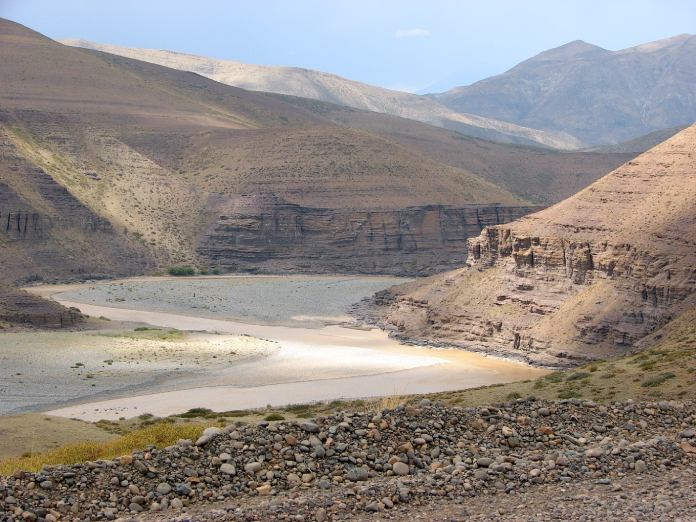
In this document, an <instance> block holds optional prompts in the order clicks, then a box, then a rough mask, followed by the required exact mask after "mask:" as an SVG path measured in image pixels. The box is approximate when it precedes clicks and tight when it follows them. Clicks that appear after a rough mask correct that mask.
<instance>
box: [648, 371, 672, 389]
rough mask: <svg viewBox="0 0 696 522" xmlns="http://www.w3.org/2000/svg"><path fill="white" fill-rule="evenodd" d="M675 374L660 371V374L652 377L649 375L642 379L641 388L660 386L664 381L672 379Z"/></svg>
mask: <svg viewBox="0 0 696 522" xmlns="http://www.w3.org/2000/svg"><path fill="white" fill-rule="evenodd" d="M675 377H676V375H675V374H674V373H672V372H665V373H661V374H660V375H656V376H654V377H649V378H648V379H646V380H644V381H643V382H642V383H641V384H640V385H641V386H642V387H643V388H653V387H655V386H660V385H661V384H663V383H664V382H666V381H668V380H670V379H674V378H675Z"/></svg>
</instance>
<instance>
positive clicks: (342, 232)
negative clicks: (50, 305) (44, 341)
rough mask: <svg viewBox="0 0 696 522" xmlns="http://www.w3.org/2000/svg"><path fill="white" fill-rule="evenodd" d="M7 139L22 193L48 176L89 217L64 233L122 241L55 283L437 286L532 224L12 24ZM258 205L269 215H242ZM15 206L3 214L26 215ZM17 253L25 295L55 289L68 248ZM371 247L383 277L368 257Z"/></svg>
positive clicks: (276, 112)
mask: <svg viewBox="0 0 696 522" xmlns="http://www.w3.org/2000/svg"><path fill="white" fill-rule="evenodd" d="M0 125H2V127H3V133H4V136H5V137H6V142H7V147H8V149H11V150H12V154H13V155H15V156H17V157H18V158H19V159H18V160H17V161H20V160H21V162H23V164H25V165H27V167H26V169H28V170H27V171H29V170H31V171H32V172H35V173H37V174H36V175H34V174H32V175H31V176H26V177H25V179H26V182H27V187H24V188H23V189H22V190H24V189H26V190H32V189H36V190H38V189H37V188H36V187H37V186H38V185H39V184H41V183H43V181H42V179H43V178H41V179H39V178H40V177H41V176H44V175H45V177H46V178H47V179H48V180H49V181H50V182H51V183H55V184H56V186H58V187H61V190H64V192H65V197H66V198H72V199H73V200H74V201H75V205H73V206H72V207H70V208H71V209H74V212H73V210H68V211H66V212H67V214H68V215H67V216H66V217H65V218H63V219H62V221H71V222H76V221H80V220H81V219H82V220H83V221H84V219H87V218H84V219H83V218H80V217H78V216H77V214H79V213H80V212H83V213H84V212H91V213H92V214H93V215H94V219H95V220H101V221H99V223H100V225H99V227H97V228H99V229H100V230H101V229H104V230H106V229H107V228H108V229H109V234H110V238H111V239H110V240H109V241H106V240H104V239H103V238H97V237H94V238H93V237H88V236H87V235H85V233H84V231H83V230H80V231H74V233H73V235H74V236H75V237H76V238H77V239H76V241H77V240H79V241H81V242H82V244H83V245H89V246H90V247H91V248H92V251H93V252H98V254H96V253H95V254H89V255H81V254H80V253H81V252H83V251H85V248H84V247H83V248H81V249H76V248H74V247H73V246H70V247H68V248H67V251H68V253H70V252H73V253H75V255H74V257H73V258H72V260H71V259H70V256H68V255H67V254H66V255H64V256H62V257H61V256H57V257H56V256H45V258H46V259H48V260H49V261H51V260H53V259H56V265H57V266H59V268H60V269H59V270H58V269H57V270H55V271H54V273H53V274H52V275H53V276H54V277H68V276H71V275H74V276H78V277H79V276H81V274H88V273H94V274H105V273H115V272H119V273H122V272H129V271H142V270H144V269H146V268H149V267H153V266H164V267H166V266H169V265H172V264H176V263H190V264H198V265H203V266H206V265H207V266H219V267H220V268H222V269H234V270H237V269H241V270H259V269H261V270H264V271H278V270H302V271H310V272H311V271H335V270H337V269H338V267H337V265H336V263H337V262H338V261H341V263H342V264H341V266H340V269H341V270H342V271H345V270H347V271H358V272H374V271H385V272H392V273H423V272H428V271H431V270H433V269H434V268H430V267H431V266H437V267H441V266H444V267H452V266H454V265H453V263H458V262H462V261H463V260H464V257H465V255H466V239H467V238H468V237H470V236H471V235H475V234H478V232H480V230H481V228H482V227H483V226H485V225H488V224H496V223H502V222H505V221H508V220H510V219H514V218H515V217H519V216H521V215H523V214H525V213H527V212H529V211H530V210H532V208H531V207H525V206H524V205H525V203H526V202H525V201H523V200H522V199H521V198H519V197H516V196H515V195H513V194H512V193H510V192H509V191H507V190H505V189H504V188H500V187H498V186H496V185H494V184H493V183H491V182H489V181H487V180H484V179H482V178H480V177H478V176H476V175H474V174H472V173H471V172H469V171H467V170H464V169H461V168H456V167H453V166H450V165H446V164H444V163H442V162H439V161H437V160H436V159H434V158H433V157H431V156H429V155H426V154H423V153H422V152H420V151H418V150H413V149H412V148H407V147H405V146H403V145H401V144H399V143H396V142H394V141H392V140H390V139H388V137H386V138H385V137H380V136H376V135H375V134H374V133H370V132H366V131H364V130H360V129H352V128H347V127H346V126H345V125H339V124H337V123H334V122H332V121H330V120H329V119H328V118H326V117H324V116H322V115H321V114H318V113H316V112H315V111H312V110H310V109H308V108H307V107H303V106H301V105H299V104H297V103H291V102H289V101H288V100H286V99H283V98H282V97H280V96H277V95H270V94H265V93H256V92H249V91H245V90H242V89H238V88H234V87H230V86H227V85H223V84H220V83H216V82H214V81H211V80H209V79H207V78H203V77H201V76H198V75H195V74H192V73H189V72H182V71H177V70H173V69H167V68H165V67H161V66H158V65H154V64H150V63H145V62H140V61H136V60H132V59H128V58H123V57H119V56H114V55H109V54H105V53H100V52H97V51H90V50H84V49H75V48H71V47H67V46H64V45H61V44H58V43H57V42H54V41H52V40H50V39H48V38H45V37H43V36H41V35H39V34H38V33H35V32H33V31H30V30H28V29H26V28H23V27H22V26H19V25H18V24H14V23H12V22H9V21H0ZM13 161H14V160H13ZM32 169H33V170H32ZM39 172H40V173H41V174H40V175H39V174H38V173H39ZM4 176H6V177H8V179H9V174H4ZM0 181H4V178H0ZM15 185H16V184H15ZM15 185H12V187H13V188H12V190H13V191H17V190H18V189H17V188H16V186H15ZM8 194H9V192H8ZM249 198H252V200H253V201H256V202H257V204H255V205H252V206H251V207H250V206H249V205H247V204H241V203H240V201H246V202H248V201H250V200H249ZM34 204H36V205H38V207H36V208H34V207H33V206H32V207H31V208H32V209H34V210H35V213H37V214H41V215H42V216H44V217H42V219H44V221H48V218H47V217H46V216H48V215H49V214H50V213H49V212H48V210H47V209H44V208H43V207H41V205H39V203H35V202H34V203H32V205H34ZM7 205H8V206H7V207H6V208H4V209H0V211H2V212H5V213H9V212H16V211H17V208H19V207H17V205H16V204H15V203H14V200H12V201H11V202H9V203H7ZM22 205H25V206H27V205H29V203H24V202H23V203H22ZM78 206H80V209H79V210H78ZM15 207H17V208H15ZM40 207H41V208H40ZM22 208H24V207H22ZM288 209H290V210H288ZM42 212H43V214H42ZM452 213H454V214H452ZM464 214H466V215H464ZM80 215H82V214H80ZM453 215H456V216H457V218H456V219H454V218H452V217H451V216H453ZM90 219H92V218H90ZM53 230H54V231H57V230H58V228H56V227H54V228H53ZM7 241H8V242H11V243H12V245H11V248H10V249H8V250H6V255H7V257H9V258H10V261H9V263H10V264H13V265H14V266H17V267H19V269H18V271H17V273H13V274H11V277H12V278H13V279H15V280H16V279H26V278H35V277H37V276H38V277H42V278H46V277H50V275H51V274H50V272H51V270H50V268H52V267H51V266H50V263H49V266H48V268H49V270H44V269H43V268H40V267H35V266H34V262H33V259H34V257H36V255H35V253H34V252H33V250H32V249H36V248H39V249H44V250H51V249H53V250H56V249H60V248H62V246H61V243H60V242H59V241H58V239H57V236H54V235H50V234H49V235H45V234H44V236H42V238H41V239H40V240H38V241H36V242H35V243H34V244H33V245H34V246H32V244H30V243H29V242H22V241H20V238H16V237H8V238H7ZM104 244H108V245H115V246H114V247H113V248H114V249H117V250H111V247H109V248H104V247H103V245H104ZM378 245H379V246H378ZM367 246H370V248H371V249H372V251H373V256H372V257H371V259H370V260H369V261H366V260H362V259H361V257H360V256H359V253H360V252H361V251H362V250H363V249H364V248H366V247H367ZM118 249H120V250H118ZM318 252H321V254H319V253H318ZM403 255H406V256H407V257H408V258H409V259H408V262H405V261H404V258H403ZM433 256H435V257H436V258H437V259H438V262H437V263H433V262H432V258H433ZM296 258H297V259H296ZM300 258H301V259H300ZM350 258H352V259H355V260H356V261H355V266H346V265H345V262H344V261H345V259H350ZM450 258H451V259H452V260H451V261H448V259H450ZM24 259H30V260H32V261H31V262H30V263H29V264H26V263H25V262H24V261H23V260H24ZM78 260H79V263H80V265H81V266H79V267H77V266H76V263H78ZM261 263H263V264H262V265H261ZM443 263H444V264H443Z"/></svg>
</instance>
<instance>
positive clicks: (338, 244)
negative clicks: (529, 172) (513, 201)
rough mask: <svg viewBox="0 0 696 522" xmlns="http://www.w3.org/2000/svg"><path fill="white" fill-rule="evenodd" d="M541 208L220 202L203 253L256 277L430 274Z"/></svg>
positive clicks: (272, 199) (268, 199)
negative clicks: (471, 244)
mask: <svg viewBox="0 0 696 522" xmlns="http://www.w3.org/2000/svg"><path fill="white" fill-rule="evenodd" d="M536 208H538V207H530V206H496V205H491V206H487V205H467V206H461V207H450V206H443V205H429V206H419V207H409V208H403V209H399V210H368V209H357V210H356V209H327V208H311V207H304V206H300V205H295V204H291V203H288V202H286V201H284V200H282V199H281V198H278V197H277V196H273V195H270V194H257V195H240V196H237V197H231V198H228V199H226V200H225V201H224V202H219V203H218V204H217V210H218V214H219V217H218V218H217V220H216V221H215V223H214V224H213V225H212V226H211V227H210V228H209V229H208V231H207V232H206V233H205V234H204V236H203V238H202V240H201V242H200V243H199V245H198V248H197V253H198V255H199V256H200V257H201V258H202V259H204V260H205V261H206V262H207V263H208V264H210V265H211V266H219V267H221V268H224V269H226V270H235V271H253V272H284V271H293V272H312V273H323V272H333V273H335V272H339V273H383V274H398V275H424V274H432V273H434V272H438V271H442V270H447V269H450V268H452V267H453V266H457V265H460V264H462V263H463V262H464V261H465V260H466V255H467V251H466V241H467V239H468V238H470V237H472V236H475V235H477V234H479V233H480V232H481V230H482V229H483V228H484V227H486V226H490V225H496V224H500V223H507V222H509V221H512V220H514V219H516V218H518V217H521V216H523V215H525V214H527V213H529V212H531V211H533V210H535V209H536Z"/></svg>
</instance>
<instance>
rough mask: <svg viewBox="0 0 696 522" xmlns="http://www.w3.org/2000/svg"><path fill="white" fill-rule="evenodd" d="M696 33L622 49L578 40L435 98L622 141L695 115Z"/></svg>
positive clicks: (581, 135)
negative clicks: (615, 49)
mask: <svg viewBox="0 0 696 522" xmlns="http://www.w3.org/2000/svg"><path fill="white" fill-rule="evenodd" d="M694 85H696V36H694V35H687V34H684V35H680V36H675V37H673V38H668V39H666V40H659V41H657V42H651V43H647V44H643V45H639V46H637V47H631V48H629V49H623V50H620V51H608V50H606V49H602V48H600V47H597V46H594V45H591V44H588V43H585V42H581V41H575V42H571V43H568V44H566V45H563V46H561V47H558V48H556V49H551V50H549V51H545V52H543V53H541V54H538V55H537V56H534V57H533V58H530V59H529V60H526V61H524V62H522V63H520V64H518V65H516V66H515V67H513V68H512V69H510V70H509V71H507V72H505V73H503V74H501V75H498V76H493V77H491V78H487V79H485V80H482V81H479V82H476V83H474V84H472V85H469V86H464V87H457V88H454V89H452V90H449V91H447V92H444V93H442V94H436V95H433V96H432V97H433V99H435V100H437V101H439V102H441V103H443V104H444V105H446V106H447V107H449V108H451V109H452V110H455V111H460V112H471V113H473V114H479V115H481V116H485V117H488V118H496V119H501V120H505V121H510V122H514V123H517V124H519V125H524V126H527V127H533V128H539V129H544V130H547V131H554V132H565V133H568V134H570V135H572V136H575V137H576V138H577V139H579V140H581V141H583V142H585V143H587V144H595V145H597V144H615V143H618V142H621V141H626V140H630V139H633V138H636V137H638V136H641V135H644V134H647V133H650V132H653V131H658V130H661V129H666V128H670V127H678V126H684V125H690V124H691V123H693V122H694V121H695V120H696V88H694Z"/></svg>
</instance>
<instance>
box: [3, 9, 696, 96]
mask: <svg viewBox="0 0 696 522" xmlns="http://www.w3.org/2000/svg"><path fill="white" fill-rule="evenodd" d="M0 17H5V18H9V19H11V20H15V21H17V22H20V23H22V24H24V25H27V26H29V27H31V28H32V29H35V30H37V31H39V32H42V33H44V34H46V35H48V36H50V37H52V38H84V39H87V40H94V41H97V42H103V43H111V44H118V45H125V46H130V47H150V48H156V49H171V50H175V51H181V52H188V53H193V54H200V55H205V56H213V57H217V58H226V59H232V60H239V61H243V62H248V63H258V64H268V65H292V66H299V67H307V68H310V69H319V70H323V71H328V72H332V73H336V74H340V75H341V76H346V77H348V78H352V79H356V80H360V81H365V82H368V83H373V84H376V85H381V86H384V87H389V88H394V89H403V90H410V91H417V92H429V91H442V90H445V89H447V88H450V87H453V86H456V85H464V84H468V83H472V82H474V81H476V80H479V79H482V78H485V77H487V76H491V75H493V74H497V73H500V72H503V71H505V70H506V69H509V68H510V67H512V66H513V65H515V64H516V63H518V62H519V61H521V60H524V59H526V58H528V57H530V56H532V55H534V54H536V53H538V52H540V51H543V50H545V49H549V48H551V47H556V46H558V45H562V44H564V43H567V42H569V41H572V40H577V39H580V40H585V41H588V42H590V43H594V44H596V45H599V46H601V47H604V48H607V49H612V50H615V49H622V48H625V47H630V46H633V45H637V44H640V43H644V42H647V41H652V40H657V39H660V38H666V37H669V36H674V35H677V34H680V33H696V2H694V1H690V0H630V1H629V0H604V1H594V0H581V1H580V0H577V1H576V0H554V1H546V0H538V1H536V0H526V1H525V0H516V1H515V0H486V1H480V0H479V1H468V0H460V1H451V0H420V1H416V0H381V1H380V0H372V1H369V0H350V1H342V0H334V1H332V0H323V1H320V0H285V1H281V0H241V1H222V0H195V1H191V0H189V1H181V0H166V1H165V0H111V1H107V0H0Z"/></svg>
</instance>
